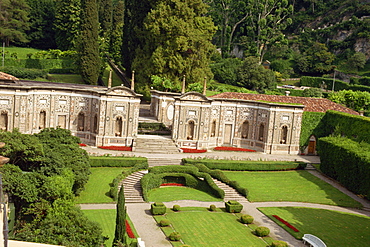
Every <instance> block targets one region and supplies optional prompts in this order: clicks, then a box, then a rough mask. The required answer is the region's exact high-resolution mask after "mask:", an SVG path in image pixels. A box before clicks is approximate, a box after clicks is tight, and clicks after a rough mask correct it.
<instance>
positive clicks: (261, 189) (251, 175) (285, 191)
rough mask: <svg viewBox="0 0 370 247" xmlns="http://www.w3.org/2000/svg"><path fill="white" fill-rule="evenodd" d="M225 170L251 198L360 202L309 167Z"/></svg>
mask: <svg viewBox="0 0 370 247" xmlns="http://www.w3.org/2000/svg"><path fill="white" fill-rule="evenodd" d="M224 173H225V174H226V176H227V177H228V178H230V180H236V181H238V182H239V184H240V185H241V186H242V187H245V188H247V189H248V190H249V195H248V199H249V201H251V202H263V201H265V202H267V201H292V202H310V203H319V204H328V205H338V206H344V207H361V204H360V203H358V202H357V201H355V200H353V199H352V198H350V197H349V196H347V195H345V194H344V193H342V192H340V191H339V190H337V189H336V188H334V187H333V186H331V185H330V184H328V183H326V182H324V181H322V180H321V179H319V178H317V177H315V176H314V175H312V174H310V173H309V172H308V171H281V172H233V171H224Z"/></svg>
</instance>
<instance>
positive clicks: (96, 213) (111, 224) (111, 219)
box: [83, 209, 138, 247]
mask: <svg viewBox="0 0 370 247" xmlns="http://www.w3.org/2000/svg"><path fill="white" fill-rule="evenodd" d="M83 212H84V214H85V215H86V216H87V217H88V218H89V219H90V220H91V221H95V222H97V223H99V225H100V227H101V228H102V229H103V236H107V237H108V238H109V239H108V240H106V241H105V245H106V246H109V247H110V246H112V242H113V239H114V231H115V229H116V210H115V209H102V210H83ZM127 220H128V221H129V222H130V225H131V229H132V230H133V232H134V234H135V236H138V234H137V232H136V230H135V228H134V227H133V224H132V222H131V220H130V218H128V216H127Z"/></svg>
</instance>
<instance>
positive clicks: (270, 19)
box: [242, 0, 293, 64]
mask: <svg viewBox="0 0 370 247" xmlns="http://www.w3.org/2000/svg"><path fill="white" fill-rule="evenodd" d="M247 12H248V17H247V19H246V23H245V28H246V31H245V36H244V37H243V40H242V42H243V43H244V44H245V46H246V49H247V54H249V55H252V56H256V57H257V58H258V59H259V63H260V64H261V63H262V61H263V60H264V55H265V53H266V52H267V50H268V48H269V47H271V46H274V45H283V44H285V43H286V42H287V39H286V38H285V35H284V34H283V33H282V31H283V30H285V29H286V28H287V26H288V25H290V24H291V23H292V20H291V19H290V18H288V17H289V15H290V14H291V13H292V12H293V7H292V5H290V4H289V3H288V0H257V1H255V0H250V1H248V10H247Z"/></svg>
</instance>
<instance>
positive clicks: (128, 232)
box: [126, 220, 135, 238]
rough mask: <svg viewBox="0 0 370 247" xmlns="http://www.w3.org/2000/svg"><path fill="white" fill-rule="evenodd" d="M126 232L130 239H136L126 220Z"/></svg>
mask: <svg viewBox="0 0 370 247" xmlns="http://www.w3.org/2000/svg"><path fill="white" fill-rule="evenodd" d="M126 232H127V235H128V237H129V238H135V234H134V233H133V231H132V229H131V226H130V224H129V223H128V220H126Z"/></svg>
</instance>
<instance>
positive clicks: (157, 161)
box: [148, 157, 182, 167]
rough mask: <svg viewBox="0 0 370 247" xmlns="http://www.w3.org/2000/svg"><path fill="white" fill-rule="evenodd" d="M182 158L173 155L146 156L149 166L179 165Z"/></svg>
mask: <svg viewBox="0 0 370 247" xmlns="http://www.w3.org/2000/svg"><path fill="white" fill-rule="evenodd" d="M181 160H182V158H175V157H172V158H171V157H167V158H166V157H163V158H154V157H153V158H152V157H148V164H149V167H153V166H168V165H181Z"/></svg>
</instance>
